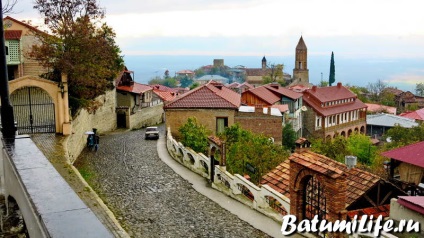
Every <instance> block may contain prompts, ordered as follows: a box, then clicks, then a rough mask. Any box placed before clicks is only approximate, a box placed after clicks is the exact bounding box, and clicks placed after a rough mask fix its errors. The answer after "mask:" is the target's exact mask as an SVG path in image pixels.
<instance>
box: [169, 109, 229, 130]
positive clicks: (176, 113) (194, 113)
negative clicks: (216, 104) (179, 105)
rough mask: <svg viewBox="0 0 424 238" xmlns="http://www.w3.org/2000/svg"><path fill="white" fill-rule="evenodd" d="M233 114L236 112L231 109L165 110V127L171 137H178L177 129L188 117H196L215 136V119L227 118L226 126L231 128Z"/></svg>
mask: <svg viewBox="0 0 424 238" xmlns="http://www.w3.org/2000/svg"><path fill="white" fill-rule="evenodd" d="M235 113H236V111H235V110H232V109H181V110H178V109H167V110H165V117H166V127H167V128H169V127H170V128H171V130H172V131H171V132H172V135H173V136H176V137H178V136H179V132H178V128H180V127H181V126H182V125H184V124H185V123H186V122H187V119H188V118H189V117H196V118H197V122H198V123H200V124H202V125H204V126H205V127H206V128H207V129H208V130H210V131H211V132H212V133H213V134H215V133H216V118H217V117H227V118H228V126H232V125H233V124H234V116H235Z"/></svg>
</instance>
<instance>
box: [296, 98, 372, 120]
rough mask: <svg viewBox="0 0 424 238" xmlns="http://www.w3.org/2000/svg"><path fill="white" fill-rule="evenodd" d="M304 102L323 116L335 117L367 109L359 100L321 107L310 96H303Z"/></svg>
mask: <svg viewBox="0 0 424 238" xmlns="http://www.w3.org/2000/svg"><path fill="white" fill-rule="evenodd" d="M303 101H304V102H305V104H306V105H308V106H310V107H312V108H313V109H314V110H315V111H316V112H318V114H320V115H323V116H329V115H335V114H339V113H343V112H349V111H353V110H357V109H361V108H366V107H367V106H366V105H365V103H363V102H362V101H361V100H359V99H356V100H355V101H354V102H350V103H344V104H338V105H335V106H331V107H321V103H320V102H316V101H314V100H313V99H312V98H311V96H310V95H308V94H304V95H303Z"/></svg>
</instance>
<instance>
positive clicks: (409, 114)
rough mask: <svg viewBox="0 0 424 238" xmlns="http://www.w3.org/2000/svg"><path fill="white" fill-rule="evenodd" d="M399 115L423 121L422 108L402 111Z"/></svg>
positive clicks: (423, 111) (423, 110)
mask: <svg viewBox="0 0 424 238" xmlns="http://www.w3.org/2000/svg"><path fill="white" fill-rule="evenodd" d="M399 116H401V117H407V118H411V119H414V120H419V121H424V108H421V109H419V110H416V111H413V112H404V113H401V114H400V115H399Z"/></svg>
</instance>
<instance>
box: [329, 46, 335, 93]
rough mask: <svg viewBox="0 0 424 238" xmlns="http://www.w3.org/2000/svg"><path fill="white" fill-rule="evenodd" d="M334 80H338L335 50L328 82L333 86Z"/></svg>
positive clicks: (332, 53) (332, 54)
mask: <svg viewBox="0 0 424 238" xmlns="http://www.w3.org/2000/svg"><path fill="white" fill-rule="evenodd" d="M334 82H336V67H335V65H334V52H331V61H330V76H329V78H328V84H329V85H330V86H331V85H332V84H333V83H334Z"/></svg>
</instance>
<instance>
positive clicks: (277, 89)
mask: <svg viewBox="0 0 424 238" xmlns="http://www.w3.org/2000/svg"><path fill="white" fill-rule="evenodd" d="M263 87H265V88H267V89H269V90H271V91H273V92H275V93H278V94H279V95H281V96H286V97H289V98H291V99H293V100H295V99H298V98H300V97H302V94H301V93H298V92H295V91H292V90H290V89H287V88H284V87H281V86H280V85H279V84H266V85H264V86H263Z"/></svg>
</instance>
